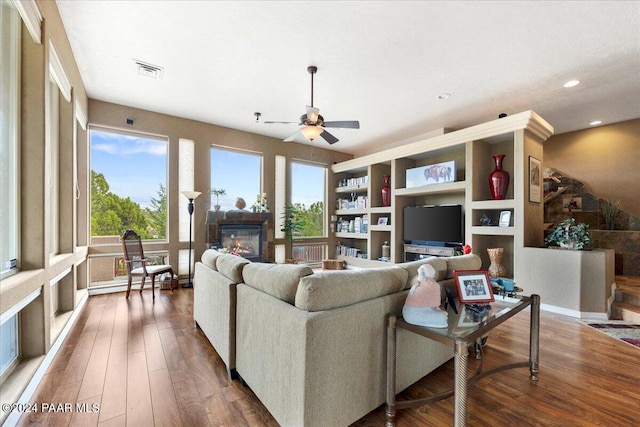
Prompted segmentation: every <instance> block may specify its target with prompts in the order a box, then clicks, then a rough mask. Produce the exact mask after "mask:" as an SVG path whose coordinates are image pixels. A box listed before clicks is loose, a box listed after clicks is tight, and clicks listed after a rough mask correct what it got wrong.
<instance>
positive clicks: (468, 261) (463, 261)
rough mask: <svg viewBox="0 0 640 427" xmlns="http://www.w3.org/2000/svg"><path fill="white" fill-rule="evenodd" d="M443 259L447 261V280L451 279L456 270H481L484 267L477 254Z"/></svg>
mask: <svg viewBox="0 0 640 427" xmlns="http://www.w3.org/2000/svg"><path fill="white" fill-rule="evenodd" d="M442 259H444V260H446V261H447V276H446V277H445V278H446V279H451V278H452V277H453V272H454V271H456V270H480V267H482V259H480V257H479V256H478V255H476V254H467V255H460V256H450V257H444V258H442Z"/></svg>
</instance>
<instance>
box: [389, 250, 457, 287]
mask: <svg viewBox="0 0 640 427" xmlns="http://www.w3.org/2000/svg"><path fill="white" fill-rule="evenodd" d="M424 264H429V265H431V266H432V267H433V269H434V270H435V271H436V274H435V276H434V279H435V281H436V282H439V281H441V280H443V279H444V278H445V277H446V276H447V261H445V260H444V258H438V257H435V256H434V257H429V258H423V259H419V260H417V261H411V262H405V263H402V264H398V267H401V268H404V269H405V270H407V274H408V277H407V283H406V284H405V289H408V288H410V287H411V286H413V285H414V284H415V283H416V280H417V279H418V268H420V266H421V265H424Z"/></svg>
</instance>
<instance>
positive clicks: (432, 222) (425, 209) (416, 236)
mask: <svg viewBox="0 0 640 427" xmlns="http://www.w3.org/2000/svg"><path fill="white" fill-rule="evenodd" d="M403 237H404V240H405V241H411V242H413V243H416V244H420V243H422V244H429V243H435V244H443V243H449V244H456V245H461V244H463V243H464V228H463V225H462V206H461V205H443V206H417V207H407V208H404V236H403Z"/></svg>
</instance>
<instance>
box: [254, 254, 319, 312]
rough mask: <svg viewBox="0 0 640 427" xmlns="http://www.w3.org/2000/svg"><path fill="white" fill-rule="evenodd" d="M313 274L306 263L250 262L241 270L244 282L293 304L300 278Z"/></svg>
mask: <svg viewBox="0 0 640 427" xmlns="http://www.w3.org/2000/svg"><path fill="white" fill-rule="evenodd" d="M310 274H313V270H311V268H309V267H307V266H306V265H295V264H263V263H259V262H255V263H251V264H249V265H247V266H246V267H245V268H244V269H243V270H242V278H243V280H244V283H245V284H247V285H249V286H251V287H252V288H255V289H258V290H260V291H262V292H264V293H266V294H269V295H271V296H274V297H276V298H278V299H281V300H283V301H286V302H288V303H289V304H293V303H294V302H295V299H296V291H297V290H298V282H300V278H302V277H305V276H308V275H310Z"/></svg>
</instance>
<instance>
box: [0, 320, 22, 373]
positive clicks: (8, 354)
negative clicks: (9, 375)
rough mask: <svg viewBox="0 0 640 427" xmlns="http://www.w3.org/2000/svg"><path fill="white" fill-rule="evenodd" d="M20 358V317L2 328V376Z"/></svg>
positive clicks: (0, 330) (0, 365)
mask: <svg viewBox="0 0 640 427" xmlns="http://www.w3.org/2000/svg"><path fill="white" fill-rule="evenodd" d="M17 357H18V315H17V314H16V315H14V316H11V317H10V318H9V319H8V320H7V321H6V322H4V323H3V324H2V325H1V326H0V375H2V374H4V371H6V370H7V368H8V367H9V365H11V362H13V361H14V360H15V359H16V358H17Z"/></svg>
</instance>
